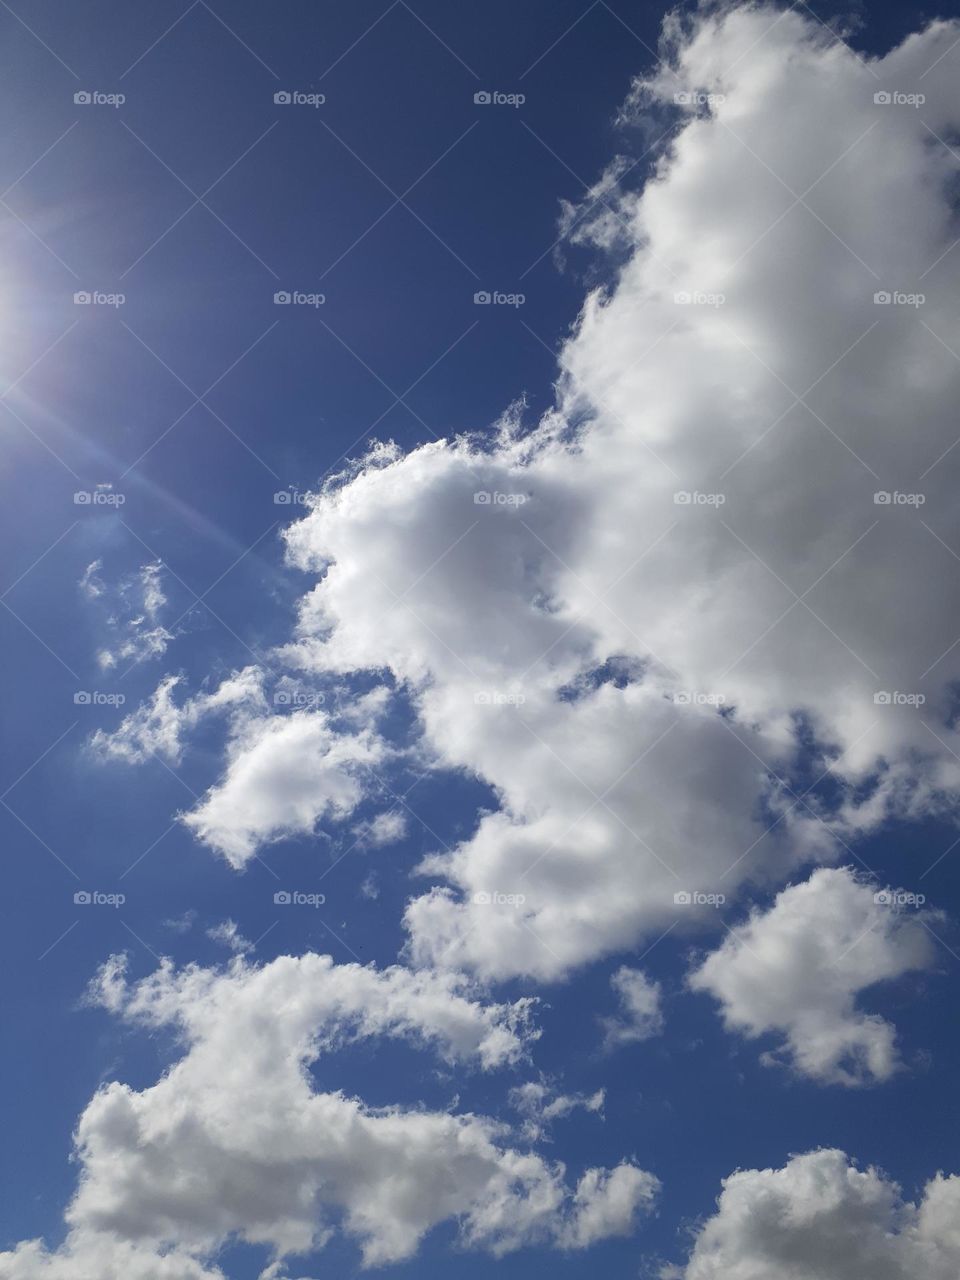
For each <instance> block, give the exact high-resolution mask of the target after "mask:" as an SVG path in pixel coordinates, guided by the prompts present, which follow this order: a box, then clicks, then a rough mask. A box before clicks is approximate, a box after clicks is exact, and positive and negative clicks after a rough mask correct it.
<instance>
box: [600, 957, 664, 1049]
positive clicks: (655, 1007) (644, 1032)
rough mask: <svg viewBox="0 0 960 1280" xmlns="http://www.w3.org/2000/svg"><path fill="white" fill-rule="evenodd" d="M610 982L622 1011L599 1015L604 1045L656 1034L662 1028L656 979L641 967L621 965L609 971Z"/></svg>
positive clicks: (608, 1046)
mask: <svg viewBox="0 0 960 1280" xmlns="http://www.w3.org/2000/svg"><path fill="white" fill-rule="evenodd" d="M610 985H611V986H612V987H613V989H614V991H615V992H616V994H617V998H618V1000H619V1002H620V1008H621V1013H620V1014H619V1016H617V1017H605V1018H601V1019H600V1025H601V1026H602V1027H603V1031H604V1047H605V1048H607V1049H615V1048H617V1047H618V1046H620V1045H623V1044H635V1043H636V1042H637V1041H638V1040H649V1039H650V1038H651V1037H652V1036H657V1035H659V1034H660V1032H661V1031H662V1030H663V1013H662V1012H661V1009H660V996H661V990H660V984H659V982H653V981H652V980H651V979H650V978H648V977H647V976H646V974H644V973H643V972H641V970H640V969H631V968H629V966H627V965H621V966H620V968H619V969H617V971H616V973H614V974H612V975H611V978H610Z"/></svg>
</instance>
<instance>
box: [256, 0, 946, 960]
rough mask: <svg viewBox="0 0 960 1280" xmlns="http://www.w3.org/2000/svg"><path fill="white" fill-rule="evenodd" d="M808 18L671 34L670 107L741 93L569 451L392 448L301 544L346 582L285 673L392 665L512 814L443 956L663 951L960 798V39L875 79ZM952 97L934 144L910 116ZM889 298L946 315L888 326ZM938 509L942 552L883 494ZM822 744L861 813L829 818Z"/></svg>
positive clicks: (641, 276) (320, 513)
mask: <svg viewBox="0 0 960 1280" xmlns="http://www.w3.org/2000/svg"><path fill="white" fill-rule="evenodd" d="M775 16H778V15H777V13H776V11H774V10H770V9H765V8H763V7H756V8H746V9H738V10H735V11H733V12H730V13H713V14H712V15H707V14H703V13H701V14H699V15H696V16H695V17H694V18H693V19H692V24H691V26H690V28H689V31H688V33H687V34H684V33H683V32H682V31H680V30H679V28H676V27H673V26H672V27H671V36H670V40H669V41H668V46H667V48H666V50H665V53H666V57H667V61H668V63H669V64H670V65H671V66H672V67H673V70H671V71H662V72H658V73H657V75H656V77H655V78H654V79H652V80H649V81H647V82H644V84H643V85H641V86H638V89H637V91H636V94H635V95H634V108H635V109H638V108H639V106H640V105H641V104H646V105H645V108H644V109H647V108H650V104H653V107H654V108H655V109H656V110H657V111H661V112H662V110H663V109H664V108H666V109H667V110H673V109H674V108H673V103H674V95H675V93H676V92H678V88H679V87H680V86H682V87H683V90H682V91H684V92H693V93H695V94H714V95H720V98H715V99H714V106H713V110H712V112H710V113H707V112H700V113H697V112H689V111H688V112H687V113H686V117H685V120H684V122H683V127H682V128H681V129H680V130H679V131H678V132H677V133H676V134H675V135H674V137H673V138H672V141H671V144H670V147H669V149H668V150H666V151H664V152H663V154H662V156H661V158H660V160H659V163H658V166H657V169H656V174H655V177H654V179H653V180H651V181H649V182H648V183H647V184H646V186H645V187H644V189H643V190H642V191H641V192H639V193H630V192H622V193H621V196H620V206H619V212H620V214H621V217H622V218H623V219H625V222H626V226H627V228H628V230H629V232H630V236H631V247H630V253H629V256H628V258H627V260H626V262H625V264H624V265H623V267H622V269H621V270H620V271H619V274H618V276H617V279H616V281H615V283H614V284H613V285H612V286H611V288H610V289H609V290H608V291H605V292H604V291H596V292H594V293H592V294H591V295H590V297H589V298H588V300H587V302H586V304H585V307H584V310H583V313H582V316H581V318H580V322H579V324H578V326H577V329H576V332H575V333H574V335H573V336H572V337H571V338H570V339H569V341H568V342H567V343H566V344H565V345H564V347H563V349H562V351H561V355H560V364H561V371H562V373H561V379H560V385H559V398H558V407H557V409H556V410H555V411H554V412H552V413H549V414H547V416H546V417H545V418H544V419H543V421H542V422H541V424H540V426H539V428H538V429H537V431H536V432H534V433H533V435H531V436H529V437H525V438H522V437H520V436H519V434H518V433H517V432H516V430H515V423H514V424H511V423H510V422H506V423H505V424H504V426H503V430H502V432H501V434H500V436H499V437H498V438H497V439H496V440H489V439H488V440H485V441H476V440H474V441H466V440H460V441H453V442H441V443H432V444H429V445H426V446H424V447H422V448H419V449H415V450H413V451H412V452H410V453H408V454H403V453H402V452H401V451H400V450H398V449H396V448H388V447H384V448H380V449H378V450H376V451H375V452H374V454H373V455H371V457H370V458H369V459H368V460H367V462H366V463H365V464H359V465H357V466H356V467H354V468H352V469H351V470H350V471H349V472H348V473H347V474H346V475H345V476H344V477H342V478H341V481H340V482H339V483H335V484H332V485H330V486H329V487H328V488H327V489H326V490H325V491H324V492H323V493H322V494H320V495H319V496H317V497H316V498H315V499H314V505H313V509H312V510H311V511H310V512H309V514H308V515H307V516H306V517H305V518H304V519H302V520H300V521H298V522H296V523H294V524H293V525H292V526H291V528H290V529H289V530H288V531H287V537H288V544H289V551H290V556H291V559H292V562H293V563H294V564H296V565H297V566H298V567H300V568H302V569H305V570H308V571H313V572H315V573H316V574H317V575H318V577H319V581H318V583H317V586H316V587H315V589H314V590H313V591H312V592H311V593H310V594H309V595H308V596H307V597H306V598H305V599H304V601H303V603H302V607H301V614H300V622H299V631H298V636H297V639H296V642H295V643H294V644H292V645H290V646H288V647H287V649H286V650H285V651H284V654H283V658H284V659H285V660H286V661H288V662H289V663H291V664H292V665H293V666H295V667H299V669H301V670H303V671H305V672H309V673H310V674H312V675H314V676H324V675H338V676H340V677H344V678H349V676H350V674H351V673H355V672H359V671H365V672H383V671H387V672H389V673H390V676H391V677H392V680H393V681H396V682H397V683H398V685H399V687H400V688H401V690H402V696H406V697H408V698H409V699H410V700H411V702H412V704H413V709H414V710H415V712H416V713H417V714H418V716H419V724H420V725H421V727H422V731H423V738H422V741H421V743H420V744H419V745H420V748H421V751H422V754H423V756H424V758H425V759H427V760H428V761H430V762H432V763H433V764H435V765H436V766H437V767H449V768H454V769H460V770H464V771H467V772H468V773H470V774H475V775H477V776H479V777H481V778H482V779H484V780H486V781H487V782H488V783H489V784H490V785H491V786H492V787H493V789H494V790H495V792H496V794H497V797H498V801H499V808H498V809H497V811H496V812H492V813H489V814H486V815H484V816H483V817H482V818H481V820H480V822H479V825H478V827H477V829H476V831H475V833H474V834H473V835H472V836H470V837H469V838H467V839H465V840H464V841H463V842H462V843H461V844H459V845H458V846H457V848H456V849H455V850H454V851H453V852H452V853H451V854H449V855H448V854H438V855H436V856H433V857H430V858H428V859H426V860H425V862H424V864H423V867H422V870H423V872H424V874H425V875H427V876H429V877H430V878H431V880H432V881H433V884H432V885H431V886H430V887H429V888H428V891H427V892H426V893H425V894H424V895H423V896H421V897H419V898H418V899H417V900H415V901H414V902H413V903H411V904H410V907H409V909H408V912H407V917H406V918H407V924H408V927H409V929H410V934H411V950H410V954H411V956H412V957H413V958H414V959H415V960H416V961H417V962H422V963H444V964H453V965H457V966H468V967H471V968H473V969H475V970H477V971H479V972H481V973H483V974H485V975H488V976H491V977H508V976H511V975H515V974H518V973H527V974H532V975H534V976H537V977H540V978H556V977H558V976H561V975H563V974H564V973H566V972H567V971H568V970H569V969H570V968H571V967H573V966H576V965H578V964H582V963H584V962H586V961H588V960H591V959H593V958H595V957H597V956H599V955H602V954H605V953H611V952H616V951H618V950H624V949H628V948H630V947H632V946H634V945H635V944H636V943H637V941H638V940H639V939H640V938H642V937H644V936H650V935H651V934H653V933H654V931H656V932H657V933H660V932H662V931H663V930H664V928H665V927H667V926H668V925H670V924H672V923H674V922H675V921H676V920H677V918H678V917H677V915H676V913H675V910H674V905H673V894H674V892H676V891H677V890H678V889H691V888H692V889H696V890H699V891H701V892H706V893H709V892H717V891H722V892H725V893H726V894H727V895H728V896H732V895H734V894H735V893H736V891H737V889H738V886H740V885H742V884H743V883H744V882H745V881H754V880H755V881H760V882H766V883H768V884H775V883H778V882H781V883H782V881H783V879H784V878H785V876H787V875H788V874H790V872H791V870H792V869H794V868H796V867H797V866H798V865H801V864H802V863H804V862H809V861H811V860H831V859H833V858H835V856H836V854H837V849H838V844H837V842H836V840H835V839H834V836H835V835H840V836H841V837H842V838H843V839H844V840H846V841H849V840H851V839H854V838H856V836H857V835H858V834H860V833H862V832H863V831H865V830H869V829H872V828H874V827H875V826H876V825H878V824H879V823H881V822H882V821H884V819H885V818H886V817H888V816H889V815H890V814H897V815H899V816H905V817H910V816H917V815H920V814H929V813H931V812H936V811H938V810H939V809H942V808H943V807H946V806H952V805H954V804H955V800H956V794H957V789H958V785H960V768H958V765H957V760H956V758H955V755H954V752H955V751H957V750H958V748H960V740H958V738H957V734H956V732H955V731H954V729H953V728H952V727H950V726H949V725H948V724H946V723H944V720H945V716H946V710H947V707H948V704H949V697H950V693H949V690H950V686H951V682H952V681H953V680H955V679H957V678H958V677H960V648H957V647H955V646H954V641H955V624H954V618H953V607H952V602H951V601H950V600H949V599H948V596H947V594H945V593H943V592H938V591H933V590H931V589H930V578H931V575H933V574H935V573H937V572H938V571H940V569H942V568H943V567H945V566H947V565H951V566H952V557H951V555H950V551H949V550H946V549H945V548H944V547H943V545H941V543H940V542H938V540H937V539H938V538H940V539H942V540H943V541H944V542H945V543H947V544H948V546H952V547H955V548H957V547H960V503H958V501H957V499H956V494H957V492H958V488H960V486H958V480H960V474H958V472H960V450H952V451H950V452H946V451H947V450H949V449H950V447H951V446H952V445H953V443H954V441H955V439H956V425H955V412H954V405H955V403H956V399H957V396H958V394H960V363H958V361H957V360H956V359H955V358H954V357H953V356H952V355H951V354H950V352H949V351H947V350H946V349H945V348H944V345H943V344H944V343H945V344H946V345H947V346H948V347H952V348H953V349H954V350H956V349H957V346H958V343H960V317H958V315H957V311H956V306H955V297H956V293H957V286H958V285H960V278H958V277H960V256H958V255H957V254H952V255H951V254H949V253H946V251H947V250H948V249H949V248H950V246H951V244H952V243H953V239H954V231H953V224H952V212H951V210H952V204H951V200H952V197H951V188H950V180H951V175H952V174H953V172H954V167H955V161H954V158H953V157H952V156H951V154H950V152H949V151H948V150H947V149H945V148H944V147H942V146H939V145H936V144H935V140H934V139H932V138H931V136H930V134H929V133H928V132H927V130H926V128H925V127H924V123H923V120H925V121H926V122H927V124H929V125H930V127H931V128H933V129H935V130H937V131H938V132H941V133H944V132H945V133H946V134H949V132H950V130H951V129H952V128H953V127H954V126H955V125H957V124H958V123H960V85H958V82H957V81H956V78H955V76H954V75H953V74H952V71H951V64H950V60H949V59H944V60H943V61H940V62H938V61H937V59H938V58H940V55H941V54H944V53H945V52H946V50H947V49H948V48H949V46H950V44H951V42H952V41H953V40H954V39H955V38H956V36H957V33H958V28H957V27H956V25H955V24H934V25H933V26H931V27H930V28H928V29H927V30H926V31H924V32H922V33H920V34H918V35H916V36H914V37H912V38H911V39H910V40H908V41H907V42H906V43H905V44H904V45H903V46H902V47H900V48H898V49H895V50H893V51H892V52H891V53H890V54H889V55H888V56H887V57H886V58H885V59H883V60H881V61H880V62H878V63H877V65H876V66H875V67H874V68H872V69H868V68H866V67H865V66H864V65H863V62H862V60H860V59H858V58H857V57H856V56H855V55H854V54H853V53H851V52H850V51H848V50H846V49H845V48H844V47H843V46H841V45H838V44H837V43H836V42H835V41H834V40H833V39H832V37H831V36H830V35H829V34H828V33H826V32H825V30H824V28H823V27H822V26H821V25H820V24H818V23H817V22H815V21H814V20H813V19H812V18H809V17H805V16H804V15H803V14H800V13H798V12H796V11H790V12H787V13H785V14H783V15H779V21H777V23H776V25H775V26H772V23H773V19H774V17H775ZM928 68H930V70H929V71H928ZM874 73H875V74H874ZM921 75H923V76H924V79H923V91H924V93H925V94H926V99H927V102H926V107H925V111H924V113H923V120H921V118H920V114H921V113H919V112H917V111H914V110H912V109H900V108H898V107H896V106H895V105H893V106H891V108H890V109H886V108H884V107H883V106H880V105H877V104H875V103H874V100H873V95H874V93H875V92H876V86H877V85H878V84H883V83H889V84H891V85H897V86H900V91H902V92H908V91H911V90H912V89H916V87H917V84H918V82H919V78H920V76H921ZM721 98H722V100H720V99H721ZM651 109H652V108H651ZM775 175H776V176H775ZM608 187H609V182H608V183H607V185H606V186H605V187H604V193H605V194H606V195H609V191H608V190H607V188H608ZM808 188H810V190H809V191H807V189H808ZM791 191H793V192H797V193H801V192H807V194H806V195H805V197H804V199H805V201H806V205H807V206H809V207H805V206H804V205H803V204H801V203H795V202H794V199H793V196H792V195H791ZM811 211H812V212H811ZM945 253H946V256H943V255H944V254H945ZM941 258H942V261H940V263H939V266H938V267H937V269H936V271H935V272H933V273H930V274H929V275H927V276H926V278H925V280H924V283H923V289H922V290H920V285H919V279H920V276H921V275H922V274H923V273H925V272H927V269H928V268H929V267H930V266H931V264H933V263H934V262H937V261H938V260H939V259H941ZM865 264H866V265H865ZM874 269H876V270H877V271H878V272H880V271H882V273H883V274H882V276H880V275H877V276H875V275H873V274H872V271H873V270H874ZM888 286H889V288H891V289H893V290H901V291H906V292H908V291H912V290H913V289H916V290H918V291H922V292H924V293H925V295H926V300H925V303H924V305H923V308H922V312H920V311H918V309H917V308H913V307H910V306H909V305H904V306H899V305H890V306H878V305H875V304H874V293H875V291H877V290H879V289H883V288H885V287H888ZM684 293H687V294H690V295H692V301H690V302H683V301H681V302H678V301H676V300H675V295H682V294H684ZM701 294H702V295H705V298H706V300H705V301H703V300H698V299H699V295H701ZM718 294H722V295H723V302H722V305H711V301H712V302H716V300H717V299H716V297H715V296H712V295H718ZM706 295H711V296H712V297H706ZM905 371H906V372H905ZM808 389H809V391H808ZM794 393H797V394H801V393H802V395H803V400H802V401H798V400H797V399H796V397H795V395H794ZM907 424H909V425H907ZM941 455H944V456H943V458H942V460H941V461H938V459H940V457H941ZM927 468H932V469H931V470H930V471H929V474H927V475H926V477H925V479H924V480H923V483H922V486H921V485H920V484H919V482H918V481H917V475H918V472H919V471H926V470H927ZM918 488H922V490H923V494H922V497H923V498H924V500H925V501H924V507H923V512H922V515H923V519H924V520H925V521H926V524H927V525H929V526H930V529H933V530H934V534H931V533H930V531H929V530H928V529H927V528H925V527H924V525H923V523H921V521H920V519H918V518H917V515H918V512H917V508H916V506H915V505H912V504H911V503H909V502H908V503H899V502H892V503H890V504H886V505H884V504H879V505H878V504H875V502H874V494H875V492H877V491H886V492H897V493H900V494H907V495H910V494H913V493H914V492H915V491H916V490H917V489H918ZM677 495H680V496H681V497H683V496H690V501H687V502H683V501H680V502H678V501H677ZM691 495H692V496H691ZM478 496H479V497H480V499H482V500H480V501H477V497H478ZM483 499H489V500H488V501H487V500H483ZM701 499H703V500H701ZM721 499H722V505H720V503H721ZM934 535H935V536H934ZM798 597H799V598H798ZM618 674H619V678H613V677H614V676H616V675H618ZM604 681H605V682H604ZM882 693H888V694H890V695H891V697H890V699H889V702H888V703H886V704H883V703H882V702H881V703H878V702H876V701H875V697H876V695H877V694H882ZM920 697H923V698H925V699H926V702H925V703H923V704H919V703H918V699H919V698H920ZM719 706H722V707H723V714H720V712H719V711H718V707H719ZM925 722H926V723H925ZM928 726H929V727H928ZM931 727H932V728H934V729H935V732H936V733H937V734H938V735H939V737H940V738H941V739H942V745H941V743H940V742H938V741H937V738H936V737H935V736H934V734H933V733H931V732H930V728H931ZM811 737H812V742H813V767H814V769H815V771H816V772H821V771H826V772H827V773H830V774H831V775H832V780H833V782H834V784H835V787H834V790H833V795H834V796H836V797H838V798H837V799H828V798H826V796H825V795H824V796H817V795H814V796H811V797H805V798H803V799H801V798H800V791H801V789H802V787H803V786H804V785H805V784H804V783H802V782H801V781H800V779H801V777H803V776H807V777H809V776H810V775H809V774H801V773H800V772H799V770H798V769H797V761H798V756H799V755H800V754H801V752H803V753H807V752H808V742H809V740H810V738H811ZM254 749H256V748H254ZM809 763H810V762H809V760H805V764H806V765H808V766H809ZM239 767H240V766H239V764H238V760H237V758H236V757H235V756H234V757H233V759H232V760H231V765H230V768H231V769H232V770H233V769H237V768H239ZM816 772H815V773H814V775H813V776H816ZM773 774H778V775H780V776H781V777H784V778H786V780H787V783H788V787H787V788H785V787H782V786H781V785H780V784H779V783H778V782H777V781H776V779H775V778H774V776H773ZM325 786H326V784H325V782H324V780H323V779H321V780H320V782H319V783H318V784H317V789H318V791H319V792H320V793H321V795H323V794H325ZM308 808H309V810H310V814H311V815H313V814H315V813H318V812H320V805H319V803H317V804H315V805H313V806H308ZM311 820H312V818H311ZM765 833H766V834H765ZM269 834H270V833H269V830H268V829H265V830H264V835H265V836H266V837H267V838H269ZM258 838H260V837H259V836H258V834H257V831H256V830H255V829H254V828H253V827H251V828H250V832H249V843H250V844H251V845H252V844H254V843H255V842H256V839H258ZM245 852H246V851H245ZM491 894H496V895H499V898H498V901H502V902H503V903H504V905H503V906H502V908H496V907H492V906H491V904H490V902H489V901H487V900H486V897H487V896H489V895H491ZM478 895H479V897H478ZM519 895H522V897H523V902H522V903H520V904H519V905H518V899H519ZM708 914H709V913H704V918H707V916H708ZM691 918H692V913H689V912H688V913H687V914H686V915H684V917H683V919H684V920H690V919H691Z"/></svg>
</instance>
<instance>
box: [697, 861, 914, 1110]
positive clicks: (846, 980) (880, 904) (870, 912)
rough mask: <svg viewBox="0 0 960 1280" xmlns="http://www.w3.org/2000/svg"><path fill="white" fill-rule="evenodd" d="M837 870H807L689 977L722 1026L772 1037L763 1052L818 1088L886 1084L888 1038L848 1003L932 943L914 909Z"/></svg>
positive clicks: (883, 1027) (906, 966)
mask: <svg viewBox="0 0 960 1280" xmlns="http://www.w3.org/2000/svg"><path fill="white" fill-rule="evenodd" d="M895 899H896V894H894V893H889V892H887V891H880V892H879V893H878V892H877V891H876V890H875V887H874V886H873V885H870V884H865V883H862V882H861V881H860V880H858V879H857V877H856V876H855V875H854V874H853V873H852V872H851V871H849V870H847V869H846V868H842V869H836V870H834V869H827V868H823V869H821V870H819V871H815V872H814V873H813V875H811V877H810V879H809V880H807V881H806V883H804V884H798V885H793V886H792V887H790V888H788V889H784V890H783V892H782V893H780V894H779V895H778V896H777V899H776V901H775V902H774V904H773V906H771V907H770V909H769V910H768V911H755V912H753V914H752V915H751V917H750V919H749V921H748V922H747V923H746V924H745V925H744V926H743V927H742V928H740V929H737V930H736V931H735V932H732V933H731V934H730V935H729V936H728V937H727V938H726V939H725V941H724V942H723V944H722V946H721V947H720V948H719V949H718V950H716V951H714V952H712V953H711V954H710V955H708V956H707V958H706V960H704V962H703V963H702V964H701V965H700V967H699V968H698V969H696V970H695V971H694V972H693V973H691V974H690V977H689V984H690V986H691V988H692V989H693V990H694V991H704V992H708V993H709V994H710V995H712V996H713V997H714V998H715V999H717V1000H719V1002H720V1005H721V1009H722V1012H723V1019H724V1024H725V1026H726V1027H727V1028H728V1029H730V1030H731V1031H737V1032H740V1033H741V1034H743V1035H746V1036H748V1037H750V1038H751V1039H753V1038H756V1037H758V1036H762V1035H766V1034H768V1033H771V1032H778V1033H780V1035H781V1036H782V1044H781V1045H780V1047H779V1048H778V1049H777V1051H776V1052H774V1053H771V1054H766V1055H764V1060H765V1061H768V1062H778V1061H780V1062H784V1063H786V1064H787V1065H789V1066H790V1067H791V1068H793V1070H795V1071H797V1072H799V1073H801V1074H802V1075H805V1076H809V1077H810V1078H811V1079H814V1080H818V1081H820V1082H822V1083H824V1084H844V1085H861V1084H870V1083H874V1082H878V1081H883V1080H887V1079H889V1078H890V1076H891V1075H893V1073H894V1072H895V1071H896V1070H897V1069H898V1068H899V1067H900V1065H901V1063H900V1057H899V1054H898V1052H897V1046H896V1032H895V1030H894V1028H893V1026H891V1024H890V1023H889V1022H886V1021H885V1020H884V1019H883V1018H881V1017H879V1016H878V1015H876V1014H869V1013H865V1012H863V1011H862V1010H861V1009H860V1008H858V1004H857V999H858V996H860V994H861V993H862V992H863V991H865V990H866V989H867V988H869V987H872V986H873V985H874V984H875V983H878V982H887V981H891V980H893V979H895V978H899V977H901V976H902V975H903V974H905V973H909V972H911V971H912V970H917V969H926V968H928V967H929V966H930V964H931V962H932V959H933V943H932V941H931V937H930V934H929V933H928V931H927V929H926V928H925V927H924V924H923V918H922V916H921V915H919V914H918V912H917V910H916V909H915V907H911V906H907V907H905V908H903V909H901V908H899V907H897V906H896V905H895Z"/></svg>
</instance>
